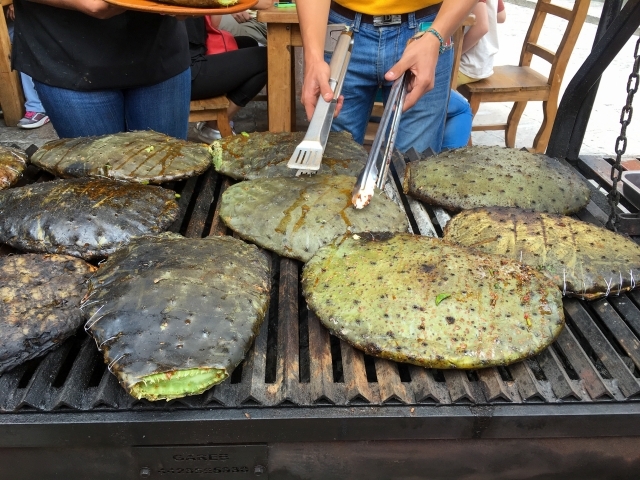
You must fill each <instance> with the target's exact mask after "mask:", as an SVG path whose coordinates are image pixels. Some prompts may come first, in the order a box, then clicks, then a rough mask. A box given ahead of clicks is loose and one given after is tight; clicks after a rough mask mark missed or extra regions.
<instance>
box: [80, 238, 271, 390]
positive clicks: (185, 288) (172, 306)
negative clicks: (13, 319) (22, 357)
mask: <svg viewBox="0 0 640 480" xmlns="http://www.w3.org/2000/svg"><path fill="white" fill-rule="evenodd" d="M270 279H271V276H270V264H269V260H268V258H267V256H266V255H265V254H264V253H262V252H261V251H260V250H258V248H256V247H255V246H253V245H248V244H246V243H244V242H243V241H242V240H237V239H235V238H233V237H208V238H197V239H195V238H184V237H181V236H179V235H174V234H163V235H159V236H155V237H140V238H137V239H135V240H133V241H132V242H131V244H130V245H128V246H127V247H124V248H122V249H120V250H118V251H117V252H116V253H115V254H114V255H112V256H111V257H110V258H109V260H107V262H106V263H105V264H104V265H103V266H102V267H101V268H100V270H99V271H98V273H97V274H96V276H95V277H94V278H93V279H92V280H91V285H90V293H89V295H88V296H87V298H86V300H85V302H84V303H83V306H82V307H83V310H84V311H85V314H86V317H87V323H86V325H85V329H86V330H87V331H88V332H89V333H90V334H91V335H92V336H93V338H94V339H95V341H96V344H97V345H98V348H99V349H100V350H102V352H103V354H104V360H105V363H107V364H108V365H109V370H110V371H111V372H113V373H114V374H116V375H117V377H118V379H119V380H120V383H121V384H122V386H123V387H124V388H125V389H126V390H127V392H129V393H130V394H131V395H132V396H134V397H136V398H146V399H148V400H161V399H172V398H179V397H184V396H185V395H196V394H198V393H202V392H203V391H205V390H207V389H208V388H211V387H212V386H213V385H215V384H217V383H220V382H221V381H223V380H224V379H225V378H227V377H228V376H229V375H230V374H231V372H232V371H233V369H234V368H235V367H236V366H237V365H238V364H239V363H240V362H241V361H242V359H243V358H244V356H245V355H246V353H247V351H248V350H249V347H250V346H251V343H252V342H253V339H254V337H255V336H256V335H257V333H258V330H259V328H260V325H261V323H262V321H263V319H264V317H265V314H266V312H267V309H268V304H269V288H270Z"/></svg>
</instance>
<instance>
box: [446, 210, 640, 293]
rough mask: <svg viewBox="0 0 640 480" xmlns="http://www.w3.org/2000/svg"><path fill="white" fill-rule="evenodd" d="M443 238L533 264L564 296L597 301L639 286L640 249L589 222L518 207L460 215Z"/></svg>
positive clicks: (471, 211) (447, 227) (615, 234)
mask: <svg viewBox="0 0 640 480" xmlns="http://www.w3.org/2000/svg"><path fill="white" fill-rule="evenodd" d="M444 234H445V239H446V240H449V241H451V242H455V243H459V244H460V245H464V246H467V247H473V248H476V249H478V250H481V251H482V252H485V253H493V254H498V255H504V256H506V257H509V258H513V259H514V260H518V261H520V262H522V263H524V264H526V265H530V266H532V267H534V268H536V269H537V270H539V271H541V272H542V273H544V274H545V275H546V276H547V277H549V278H550V279H552V280H553V281H554V282H555V283H556V285H558V287H560V289H561V290H562V292H563V293H564V294H565V295H568V296H571V297H579V298H582V299H586V300H594V299H596V298H600V297H604V296H607V295H609V294H614V295H617V294H619V293H620V292H625V291H628V290H630V289H632V288H635V287H636V280H639V281H640V246H638V245H637V244H636V243H635V242H633V241H632V240H630V239H628V238H626V237H623V236H622V235H619V234H617V233H613V232H611V231H609V230H606V229H604V228H600V227H597V226H595V225H591V224H590V223H585V222H581V221H580V220H574V219H573V218H569V217H564V216H561V215H551V214H546V213H537V212H530V211H524V210H520V209H517V208H481V209H476V210H469V211H466V212H462V213H460V214H459V215H457V216H456V217H454V218H453V219H452V220H451V221H450V222H449V223H448V224H447V226H446V228H445V230H444Z"/></svg>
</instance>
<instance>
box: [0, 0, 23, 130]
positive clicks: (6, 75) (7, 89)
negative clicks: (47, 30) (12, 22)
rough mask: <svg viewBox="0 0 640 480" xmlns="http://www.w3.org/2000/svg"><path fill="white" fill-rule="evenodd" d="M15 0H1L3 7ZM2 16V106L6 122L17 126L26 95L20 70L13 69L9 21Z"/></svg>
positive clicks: (0, 104) (0, 64)
mask: <svg viewBox="0 0 640 480" xmlns="http://www.w3.org/2000/svg"><path fill="white" fill-rule="evenodd" d="M11 3H13V0H0V4H2V6H3V7H6V6H8V5H11ZM1 17H2V18H0V106H2V111H3V112H4V123H6V124H7V127H15V126H16V125H17V124H18V122H19V121H20V119H21V118H22V114H23V113H24V112H23V107H24V96H23V95H22V84H21V83H20V75H19V73H18V72H16V71H15V70H14V71H11V41H10V40H9V30H8V29H7V21H6V19H5V16H4V12H2V15H1Z"/></svg>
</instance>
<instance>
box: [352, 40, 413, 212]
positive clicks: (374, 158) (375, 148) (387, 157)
mask: <svg viewBox="0 0 640 480" xmlns="http://www.w3.org/2000/svg"><path fill="white" fill-rule="evenodd" d="M422 35H424V32H418V33H417V34H415V35H414V36H413V37H411V38H410V39H409V41H408V42H407V45H409V43H411V42H412V41H414V40H417V39H418V38H420V37H421V36H422ZM412 75H413V74H412V73H411V72H409V71H405V72H404V73H403V74H402V75H401V76H400V77H398V78H397V79H396V80H395V82H393V85H392V86H391V93H389V99H388V100H387V104H386V105H385V108H384V112H383V113H382V118H381V120H380V125H379V126H378V131H377V132H376V136H375V138H374V139H373V145H372V146H371V151H370V152H369V157H368V158H367V163H366V164H365V166H364V169H363V170H362V171H361V172H360V175H358V179H357V180H356V183H355V185H354V186H353V191H352V193H351V203H352V204H353V206H354V207H356V208H358V209H360V208H364V207H366V206H367V205H369V202H370V201H371V199H372V198H373V193H374V187H378V188H380V189H382V188H384V184H385V183H386V182H387V176H388V174H389V163H390V162H391V156H392V155H393V147H394V146H395V143H396V135H397V134H398V128H399V126H400V117H401V116H402V109H403V107H404V100H405V98H406V96H407V87H408V86H409V83H410V81H411V77H412ZM389 122H391V127H390V128H389V136H388V137H387V139H386V143H385V144H384V153H383V154H382V155H381V152H380V150H381V149H382V146H383V143H384V142H385V135H386V132H387V127H389ZM379 160H382V161H381V162H380V164H379V165H380V166H378V162H379Z"/></svg>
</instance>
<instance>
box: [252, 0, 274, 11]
mask: <svg viewBox="0 0 640 480" xmlns="http://www.w3.org/2000/svg"><path fill="white" fill-rule="evenodd" d="M273 3H274V0H258V3H256V4H255V5H254V6H253V7H251V9H252V10H265V9H267V8H270V7H273Z"/></svg>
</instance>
